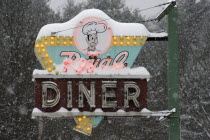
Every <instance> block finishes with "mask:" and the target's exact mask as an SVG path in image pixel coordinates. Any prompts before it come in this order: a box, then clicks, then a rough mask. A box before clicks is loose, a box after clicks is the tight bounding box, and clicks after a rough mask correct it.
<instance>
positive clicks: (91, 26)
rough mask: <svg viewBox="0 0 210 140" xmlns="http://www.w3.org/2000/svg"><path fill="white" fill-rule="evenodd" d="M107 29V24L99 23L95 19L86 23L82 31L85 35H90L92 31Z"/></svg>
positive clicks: (98, 31)
mask: <svg viewBox="0 0 210 140" xmlns="http://www.w3.org/2000/svg"><path fill="white" fill-rule="evenodd" d="M106 29H107V27H106V25H105V24H104V23H98V22H95V21H91V22H88V23H86V24H85V25H84V26H83V28H82V32H83V34H84V35H89V34H92V33H103V32H105V31H106Z"/></svg>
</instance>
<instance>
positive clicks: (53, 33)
mask: <svg viewBox="0 0 210 140" xmlns="http://www.w3.org/2000/svg"><path fill="white" fill-rule="evenodd" d="M171 3H172V2H166V3H162V4H159V5H156V6H153V7H148V8H145V9H142V10H140V11H139V12H142V11H145V10H149V9H153V8H156V7H161V6H164V5H167V4H171ZM109 19H111V18H108V19H103V20H101V21H106V20H109ZM156 20H157V18H155V19H149V20H144V21H140V22H151V21H156ZM101 21H99V22H97V23H100V22H101ZM83 26H84V25H81V26H76V27H72V28H69V29H65V30H60V31H56V32H52V33H51V35H52V36H53V35H55V34H57V33H59V32H64V31H68V30H72V29H76V28H79V27H83Z"/></svg>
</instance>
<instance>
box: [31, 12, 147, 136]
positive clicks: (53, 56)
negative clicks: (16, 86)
mask: <svg viewBox="0 0 210 140" xmlns="http://www.w3.org/2000/svg"><path fill="white" fill-rule="evenodd" d="M149 35H150V33H149V31H148V30H147V29H146V28H145V26H144V25H142V24H137V23H120V22H116V21H114V20H113V19H111V18H110V17H109V16H107V15H106V14H105V13H104V12H102V11H100V10H96V9H91V10H85V11H83V12H81V13H79V14H78V15H77V16H76V17H74V18H73V19H71V20H70V21H68V22H65V23H60V24H50V25H46V26H44V27H43V28H42V29H41V30H40V32H39V34H38V37H37V40H36V44H35V47H34V52H35V55H36V57H37V58H38V60H39V62H40V63H41V65H42V67H43V68H44V69H45V70H34V73H33V80H34V92H35V109H34V111H33V112H32V116H33V117H43V116H47V117H72V116H74V117H75V121H76V123H77V126H76V128H75V130H77V131H79V132H82V133H84V134H87V135H90V134H91V130H92V128H93V127H96V126H97V125H98V123H99V122H100V121H101V119H102V118H103V117H102V116H144V115H145V114H144V113H145V112H143V111H142V109H145V108H146V107H147V101H146V97H147V80H148V79H149V78H150V75H149V73H148V71H147V70H146V69H145V68H143V67H138V68H131V67H132V66H133V63H134V61H135V60H136V58H137V56H138V54H139V52H140V50H141V49H142V47H143V45H144V43H145V41H146V40H147V37H148V36H149ZM80 116H82V117H80ZM90 116H92V117H90ZM83 121H84V122H83ZM81 123H85V124H86V125H85V126H81V125H82V124H81Z"/></svg>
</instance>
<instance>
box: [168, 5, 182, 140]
mask: <svg viewBox="0 0 210 140" xmlns="http://www.w3.org/2000/svg"><path fill="white" fill-rule="evenodd" d="M178 53H179V49H178V21H177V7H173V8H172V9H171V10H170V11H169V13H168V69H167V81H168V106H169V110H170V109H172V108H176V112H175V113H173V114H172V116H171V117H170V120H169V140H180V139H181V135H180V117H179V116H180V106H179V98H180V96H179V67H178V65H179V64H178V62H179V59H178V58H179V55H178Z"/></svg>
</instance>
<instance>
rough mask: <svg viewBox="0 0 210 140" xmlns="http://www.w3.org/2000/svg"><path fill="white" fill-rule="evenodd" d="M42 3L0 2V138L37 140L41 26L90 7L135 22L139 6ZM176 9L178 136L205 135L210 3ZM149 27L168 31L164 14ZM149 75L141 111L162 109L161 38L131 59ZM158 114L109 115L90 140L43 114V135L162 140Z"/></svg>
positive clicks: (208, 126)
mask: <svg viewBox="0 0 210 140" xmlns="http://www.w3.org/2000/svg"><path fill="white" fill-rule="evenodd" d="M48 2H49V1H48V0H5V1H0V44H1V45H0V47H1V53H0V64H1V65H0V73H1V74H0V112H1V113H0V124H1V125H0V139H2V140H16V139H18V140H29V139H37V137H38V123H37V121H36V120H34V119H32V118H31V112H32V109H33V107H34V93H33V82H32V81H31V79H32V72H33V70H34V69H41V66H40V64H39V63H38V61H37V60H36V57H35V55H34V52H33V47H34V43H35V40H36V36H37V34H38V32H39V30H40V29H41V27H42V26H44V25H45V24H49V23H54V22H65V21H68V20H69V19H71V18H73V17H74V16H76V15H77V14H78V13H79V12H81V11H82V10H85V9H89V8H97V9H100V10H102V11H104V12H105V13H106V14H108V15H109V16H110V17H111V18H113V19H114V20H117V21H120V22H128V23H129V22H137V23H141V21H143V20H144V19H143V18H142V16H141V13H140V10H139V9H134V10H130V9H129V8H128V7H127V6H126V5H125V2H124V1H123V0H87V2H83V3H79V4H75V2H74V1H73V0H68V2H67V4H66V7H65V8H64V12H63V15H62V16H60V13H57V14H56V13H54V12H53V11H52V10H51V9H50V8H49V5H48ZM177 4H178V12H179V20H178V23H179V50H180V59H179V60H180V69H179V72H180V82H179V83H180V96H181V134H182V139H184V140H208V139H210V117H209V114H210V107H209V106H210V92H209V89H210V84H209V79H210V77H209V70H210V66H209V64H210V58H209V55H210V48H209V44H210V40H209V38H210V32H209V31H210V19H209V15H210V1H209V0H200V1H198V0H177ZM144 24H145V25H146V26H147V28H148V29H149V31H151V32H159V31H164V30H165V31H167V19H166V18H164V19H163V21H161V22H160V23H157V22H149V23H144ZM136 66H144V67H146V68H147V69H148V71H149V72H150V73H151V76H152V78H151V79H150V81H149V85H148V88H149V91H148V109H150V110H164V109H168V108H167V81H166V79H167V78H166V76H167V74H166V73H167V70H166V68H167V42H147V43H146V45H145V46H144V47H143V50H142V51H141V53H140V54H139V56H138V58H137V60H136V62H135V64H134V66H133V67H136ZM157 119H158V118H108V119H107V120H104V121H102V123H101V124H100V125H99V126H98V127H97V129H94V130H93V135H92V136H91V137H88V136H84V135H83V134H80V133H77V132H75V131H73V130H72V128H73V127H74V126H75V123H74V121H73V119H43V123H44V125H43V138H42V139H43V140H44V139H46V140H49V139H52V140H66V139H71V140H84V139H91V140H98V139H104V140H119V139H121V140H128V139H132V140H139V139H145V140H167V139H168V122H167V120H165V121H158V120H157Z"/></svg>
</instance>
